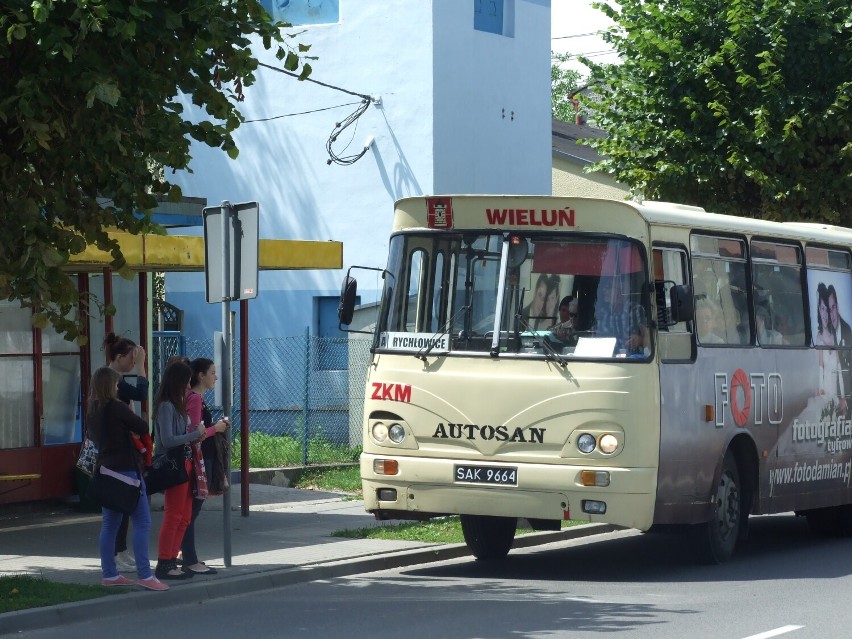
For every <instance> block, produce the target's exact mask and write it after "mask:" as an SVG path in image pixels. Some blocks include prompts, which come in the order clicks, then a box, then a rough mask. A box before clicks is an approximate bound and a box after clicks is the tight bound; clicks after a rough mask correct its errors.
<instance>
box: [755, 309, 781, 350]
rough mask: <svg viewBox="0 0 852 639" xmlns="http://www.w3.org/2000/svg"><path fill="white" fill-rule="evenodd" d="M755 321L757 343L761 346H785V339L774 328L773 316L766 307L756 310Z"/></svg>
mask: <svg viewBox="0 0 852 639" xmlns="http://www.w3.org/2000/svg"><path fill="white" fill-rule="evenodd" d="M754 317H755V321H756V322H757V341H758V343H759V344H775V345H777V344H783V343H784V337H783V336H782V335H781V333H779V332H778V331H776V330H774V329H773V328H772V320H771V315H770V313H769V309H768V308H766V307H765V306H758V307H757V309H756V310H755V314H754Z"/></svg>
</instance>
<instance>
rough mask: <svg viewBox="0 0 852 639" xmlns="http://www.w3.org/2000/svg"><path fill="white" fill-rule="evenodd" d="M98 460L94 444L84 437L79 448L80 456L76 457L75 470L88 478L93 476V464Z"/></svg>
mask: <svg viewBox="0 0 852 639" xmlns="http://www.w3.org/2000/svg"><path fill="white" fill-rule="evenodd" d="M97 460H98V448H97V446H95V443H94V442H93V441H92V440H91V439H89V438H88V437H86V439H85V440H84V441H83V445H82V446H80V455H79V457H77V468H79V469H80V471H81V472H84V473H86V474H87V475H88V476H89V477H91V476H92V475H94V474H95V463H96V462H97Z"/></svg>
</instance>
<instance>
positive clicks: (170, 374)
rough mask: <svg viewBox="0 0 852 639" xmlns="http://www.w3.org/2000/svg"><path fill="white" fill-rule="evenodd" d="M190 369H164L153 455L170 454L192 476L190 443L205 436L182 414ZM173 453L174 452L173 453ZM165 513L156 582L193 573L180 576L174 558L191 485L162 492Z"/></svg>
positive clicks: (186, 515)
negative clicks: (157, 579)
mask: <svg viewBox="0 0 852 639" xmlns="http://www.w3.org/2000/svg"><path fill="white" fill-rule="evenodd" d="M191 377H192V369H190V367H189V366H187V365H186V364H184V363H183V362H174V363H173V364H171V365H170V366H168V367H166V370H165V372H164V373H163V379H162V380H161V382H160V388H159V389H158V390H157V397H156V399H155V400H154V455H155V457H159V456H161V455H166V454H168V453H169V450H170V449H173V450H172V455H171V456H172V457H173V458H174V457H175V456H177V457H178V458H179V459H180V460H181V461H182V462H183V464H184V465H185V467H186V472H187V475H188V476H189V475H191V473H192V453H191V448H190V447H189V446H186V444H190V443H192V442H199V443H200V442H202V441H203V440H204V437H205V436H206V434H207V431H206V429H205V428H204V424H197V425H195V426H192V425H190V420H189V416H188V415H187V412H186V393H187V391H188V390H189V381H190V378H191ZM175 449H176V450H175ZM163 497H164V501H165V512H164V514H163V523H162V525H161V526H160V536H159V543H158V548H157V568H156V571H155V572H156V575H157V577H159V578H160V579H186V578H188V577H192V575H193V574H194V573H193V572H184V571H183V570H181V569H180V568H179V567H178V565H177V555H178V552H179V551H180V545H181V542H182V541H183V535H184V532H185V531H186V529H187V526H189V523H190V521H191V520H192V482H190V481H186V482H184V483H182V484H178V485H177V486H172V487H171V488H167V489H166V490H164V491H163Z"/></svg>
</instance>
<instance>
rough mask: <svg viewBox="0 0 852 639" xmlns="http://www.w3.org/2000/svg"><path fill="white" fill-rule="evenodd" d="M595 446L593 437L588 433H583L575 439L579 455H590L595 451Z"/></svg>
mask: <svg viewBox="0 0 852 639" xmlns="http://www.w3.org/2000/svg"><path fill="white" fill-rule="evenodd" d="M596 444H597V442H596V441H595V438H594V436H593V435H590V434H589V433H583V434H582V435H580V436H579V437H578V438H577V449H578V450H579V451H580V452H581V453H586V454H588V453H591V452H592V451H593V450H594V449H595V445H596Z"/></svg>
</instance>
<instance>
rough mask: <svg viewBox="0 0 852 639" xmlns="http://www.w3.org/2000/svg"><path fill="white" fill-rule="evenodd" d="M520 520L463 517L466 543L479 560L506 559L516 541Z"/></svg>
mask: <svg viewBox="0 0 852 639" xmlns="http://www.w3.org/2000/svg"><path fill="white" fill-rule="evenodd" d="M517 524H518V520H517V519H516V518H514V517H489V516H487V515H462V516H461V527H462V533H463V534H464V541H465V543H466V544H467V547H468V548H470V552H472V553H473V556H474V557H476V558H477V559H482V560H484V561H488V560H493V559H504V558H505V557H506V555H508V554H509V549H510V548H511V547H512V542H513V541H514V539H515V527H516V526H517Z"/></svg>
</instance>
